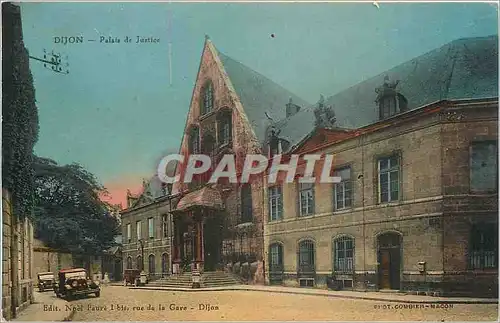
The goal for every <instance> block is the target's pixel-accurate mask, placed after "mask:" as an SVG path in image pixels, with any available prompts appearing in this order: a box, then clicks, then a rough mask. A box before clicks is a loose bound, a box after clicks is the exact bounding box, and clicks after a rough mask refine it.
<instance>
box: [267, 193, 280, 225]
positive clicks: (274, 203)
mask: <svg viewBox="0 0 500 323" xmlns="http://www.w3.org/2000/svg"><path fill="white" fill-rule="evenodd" d="M282 217H283V201H282V194H281V186H273V187H270V188H269V220H270V221H276V220H281V219H282Z"/></svg>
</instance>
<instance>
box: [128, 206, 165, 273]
mask: <svg viewBox="0 0 500 323" xmlns="http://www.w3.org/2000/svg"><path fill="white" fill-rule="evenodd" d="M169 210H170V206H169V201H168V199H164V200H161V201H159V202H154V203H152V204H149V205H145V206H139V207H137V208H136V209H130V210H126V211H124V212H122V224H121V225H122V236H123V251H122V255H123V258H122V261H123V269H126V268H127V258H128V257H132V268H134V269H135V268H138V264H137V256H139V255H141V247H140V244H139V242H138V241H137V230H136V221H141V224H142V226H141V236H142V239H144V241H145V242H144V258H145V259H144V270H145V271H146V273H149V263H148V261H149V255H154V261H155V265H154V267H155V274H156V276H161V272H162V267H161V266H162V255H163V254H167V256H168V257H167V273H168V272H170V270H171V265H170V264H171V259H170V254H171V253H170V239H171V234H170V230H171V226H172V222H171V216H170V215H169V214H168V212H169ZM163 215H167V216H168V221H167V223H168V225H167V234H166V236H164V235H163V225H162V216H163ZM151 217H152V218H153V221H154V238H153V239H150V238H149V230H148V219H149V218H151ZM128 223H130V224H131V228H132V231H131V232H132V237H131V240H130V242H129V240H128V237H127V224H128ZM150 274H153V273H150ZM152 278H154V277H152Z"/></svg>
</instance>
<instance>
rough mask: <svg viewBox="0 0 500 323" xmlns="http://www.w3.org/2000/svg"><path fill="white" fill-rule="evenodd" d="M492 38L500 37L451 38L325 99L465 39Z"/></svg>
mask: <svg viewBox="0 0 500 323" xmlns="http://www.w3.org/2000/svg"><path fill="white" fill-rule="evenodd" d="M490 38H498V36H496V37H495V35H490V36H481V37H462V38H457V39H454V40H451V41H449V42H447V43H444V44H443V45H441V46H439V47H436V48H434V49H431V50H428V51H426V52H424V53H422V54H420V55H417V56H414V57H413V58H410V59H409V60H406V61H404V62H402V63H400V64H397V65H394V66H392V67H391V68H389V69H387V70H385V71H383V72H381V73H378V74H376V75H373V76H371V77H369V78H367V79H365V80H363V81H360V82H357V83H355V84H353V85H351V86H349V87H346V88H344V89H342V90H340V91H337V92H335V93H334V94H332V95H330V96H328V97H327V98H326V99H325V100H326V101H328V100H329V99H330V98H332V97H334V96H336V95H338V94H340V93H342V92H344V91H348V90H350V89H352V88H354V87H357V86H358V85H359V84H360V83H363V82H366V81H369V80H371V79H375V78H378V77H381V76H383V75H384V74H388V73H390V72H391V71H394V70H397V69H398V68H399V67H401V66H403V65H405V64H407V63H408V62H411V61H414V60H418V59H419V58H422V57H424V56H426V55H429V54H432V53H435V52H438V51H440V50H442V49H444V48H446V47H450V49H452V47H454V46H456V45H457V44H456V43H459V42H463V41H465V40H472V39H477V40H479V39H483V40H486V39H490ZM455 54H456V52H455ZM455 59H456V58H455Z"/></svg>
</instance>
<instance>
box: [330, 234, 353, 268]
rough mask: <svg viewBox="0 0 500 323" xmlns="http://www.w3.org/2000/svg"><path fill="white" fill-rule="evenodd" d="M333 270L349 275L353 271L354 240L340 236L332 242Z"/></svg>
mask: <svg viewBox="0 0 500 323" xmlns="http://www.w3.org/2000/svg"><path fill="white" fill-rule="evenodd" d="M333 270H334V271H335V272H342V273H350V272H352V271H354V239H353V238H351V237H347V236H342V237H339V238H337V239H335V240H334V241H333Z"/></svg>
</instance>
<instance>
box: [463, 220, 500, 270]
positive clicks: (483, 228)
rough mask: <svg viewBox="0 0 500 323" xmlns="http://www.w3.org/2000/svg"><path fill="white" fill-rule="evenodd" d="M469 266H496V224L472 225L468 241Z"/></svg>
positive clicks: (473, 267) (474, 267)
mask: <svg viewBox="0 0 500 323" xmlns="http://www.w3.org/2000/svg"><path fill="white" fill-rule="evenodd" d="M469 268H470V269H495V268H498V224H497V223H492V224H490V225H486V224H480V225H475V226H473V227H472V232H471V239H470V242H469Z"/></svg>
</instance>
